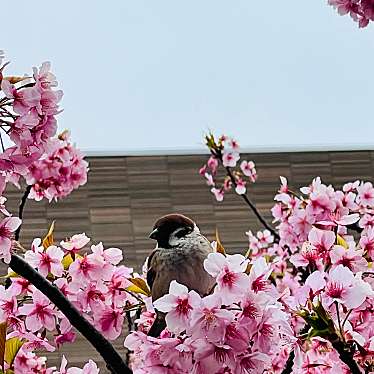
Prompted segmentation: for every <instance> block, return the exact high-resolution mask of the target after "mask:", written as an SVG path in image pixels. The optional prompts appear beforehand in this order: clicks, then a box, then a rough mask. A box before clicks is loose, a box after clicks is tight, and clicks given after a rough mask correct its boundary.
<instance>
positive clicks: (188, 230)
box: [175, 227, 192, 238]
mask: <svg viewBox="0 0 374 374" xmlns="http://www.w3.org/2000/svg"><path fill="white" fill-rule="evenodd" d="M191 232H192V229H191V228H190V227H182V228H180V229H178V230H177V232H176V233H175V236H176V237H177V238H182V237H183V236H186V235H188V234H190V233H191Z"/></svg>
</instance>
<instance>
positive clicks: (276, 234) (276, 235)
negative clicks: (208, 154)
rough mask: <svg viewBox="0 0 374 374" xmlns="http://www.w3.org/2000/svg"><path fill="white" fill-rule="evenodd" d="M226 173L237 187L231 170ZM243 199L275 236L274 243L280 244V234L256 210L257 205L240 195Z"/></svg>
mask: <svg viewBox="0 0 374 374" xmlns="http://www.w3.org/2000/svg"><path fill="white" fill-rule="evenodd" d="M226 172H227V175H228V176H229V177H230V180H231V183H232V184H233V185H234V187H236V179H235V177H234V176H233V174H232V172H231V169H230V168H229V167H228V166H226ZM240 196H241V197H242V199H243V200H244V201H245V202H246V204H247V205H248V206H249V207H250V208H251V210H252V212H253V213H254V215H255V216H256V217H257V219H258V220H259V221H260V222H261V224H262V225H263V226H264V227H265V228H266V229H267V230H269V231H270V232H271V234H272V235H273V236H274V242H276V243H279V240H280V237H279V234H278V233H277V232H276V231H275V230H274V229H273V228H272V227H271V226H270V225H269V224H268V223H267V222H266V221H265V219H264V217H262V215H261V213H260V212H259V211H258V209H257V208H256V205H255V204H254V203H253V202H252V201H251V200H250V199H249V197H248V196H247V194H243V195H240Z"/></svg>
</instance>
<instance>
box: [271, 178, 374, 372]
mask: <svg viewBox="0 0 374 374" xmlns="http://www.w3.org/2000/svg"><path fill="white" fill-rule="evenodd" d="M275 200H276V204H275V206H274V207H273V209H272V213H273V216H274V222H277V223H278V227H277V228H278V230H279V236H280V241H279V243H278V244H276V245H274V246H273V247H272V248H269V250H268V253H269V254H270V255H271V256H272V261H273V263H274V265H273V269H274V272H275V274H277V279H276V282H277V284H278V289H284V290H286V289H287V296H286V297H285V299H284V301H285V303H286V304H287V305H288V307H289V308H290V310H299V316H301V317H302V318H304V319H305V320H306V321H309V322H310V318H311V316H314V317H316V318H317V317H318V318H322V316H323V315H324V314H325V313H326V315H327V316H328V319H329V323H330V326H325V327H326V329H327V332H326V331H324V332H323V331H321V329H319V331H314V333H315V334H316V335H317V336H319V337H318V338H316V337H315V338H313V339H312V345H310V346H308V345H307V344H306V343H304V344H303V345H302V348H303V350H302V351H301V352H302V357H303V359H301V361H302V362H304V364H303V365H304V366H302V365H301V366H300V372H301V373H303V372H304V371H302V370H307V368H310V367H312V365H314V364H316V363H318V364H319V365H321V367H322V366H323V367H324V368H326V367H328V368H329V369H330V371H327V372H331V373H334V372H337V371H336V370H338V369H337V367H338V368H339V366H337V365H339V364H338V363H339V360H338V359H337V356H336V352H335V351H334V350H333V349H332V346H331V344H330V343H329V341H328V338H329V337H330V338H331V336H334V334H338V335H339V336H340V339H342V340H343V341H344V342H345V344H347V345H348V346H350V347H355V348H354V349H355V355H354V357H355V360H356V361H357V362H359V363H360V364H361V366H362V367H363V368H365V370H369V369H370V368H372V365H373V359H374V350H373V348H374V330H373V329H372V325H373V322H374V318H373V307H374V272H373V270H372V262H373V259H374V251H373V248H374V229H373V227H374V187H373V185H372V183H371V182H363V181H355V182H349V183H346V184H345V185H344V186H343V188H342V190H335V189H334V188H333V187H332V186H331V185H325V184H323V183H322V181H321V179H320V178H318V177H317V178H315V179H314V180H313V181H312V183H311V184H310V186H307V187H302V188H300V193H296V192H295V191H292V189H291V188H290V187H289V186H288V183H287V180H286V179H285V178H283V177H281V187H280V189H279V191H278V194H277V195H276V196H275ZM325 319H326V317H325ZM326 339H327V340H326ZM315 346H317V347H319V349H318V350H315ZM321 347H323V349H320V348H321ZM334 355H335V357H336V359H335V361H334V362H335V364H334V367H332V366H331V357H332V356H334ZM305 362H306V363H307V364H305ZM303 367H304V369H302V368H303ZM308 370H309V369H308ZM316 370H317V369H316ZM321 370H322V369H321ZM323 370H325V371H323V372H326V369H323ZM334 370H335V371H334ZM339 370H340V372H346V370H347V369H346V367H344V366H342V367H340V368H339ZM305 372H307V371H305ZM316 372H319V371H316ZM321 372H322V371H321ZM347 372H348V371H347Z"/></svg>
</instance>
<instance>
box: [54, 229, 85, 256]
mask: <svg viewBox="0 0 374 374" xmlns="http://www.w3.org/2000/svg"><path fill="white" fill-rule="evenodd" d="M89 241H90V238H88V237H87V235H86V234H85V233H83V234H76V235H73V236H72V237H71V238H70V239H68V240H66V241H64V240H63V241H62V242H61V243H60V244H61V247H62V248H64V249H65V251H67V252H68V253H70V254H75V253H77V252H78V251H79V250H81V249H82V248H83V247H84V246H85V245H86V244H88V243H89Z"/></svg>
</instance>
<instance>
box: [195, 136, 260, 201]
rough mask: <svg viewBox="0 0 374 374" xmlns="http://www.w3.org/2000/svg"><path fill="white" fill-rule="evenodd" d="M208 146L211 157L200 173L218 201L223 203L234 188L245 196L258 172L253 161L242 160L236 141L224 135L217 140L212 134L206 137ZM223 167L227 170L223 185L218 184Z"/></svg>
mask: <svg viewBox="0 0 374 374" xmlns="http://www.w3.org/2000/svg"><path fill="white" fill-rule="evenodd" d="M206 143H207V146H208V148H209V150H210V152H211V154H212V155H211V157H210V158H209V160H208V161H207V163H206V164H205V165H203V166H202V167H201V168H200V170H199V173H200V175H202V176H203V177H204V178H205V179H206V183H207V185H208V186H210V187H211V192H212V193H213V194H214V196H215V198H216V200H217V201H223V198H224V195H225V193H226V192H228V191H230V190H231V189H232V188H234V189H235V192H236V193H237V194H239V195H244V194H245V193H246V191H247V187H246V185H247V183H248V182H249V183H255V182H256V179H257V171H256V167H255V164H254V162H253V161H246V160H242V162H241V163H240V165H239V167H237V164H238V162H239V160H240V153H239V144H238V142H237V141H236V140H234V139H232V138H229V137H228V136H226V135H222V136H220V137H219V138H218V140H216V139H215V138H214V136H213V135H212V134H210V135H209V136H207V137H206ZM220 165H222V166H223V167H224V168H226V170H227V175H225V176H224V177H223V181H222V182H221V183H219V182H218V175H217V172H218V169H219V166H220Z"/></svg>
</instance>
